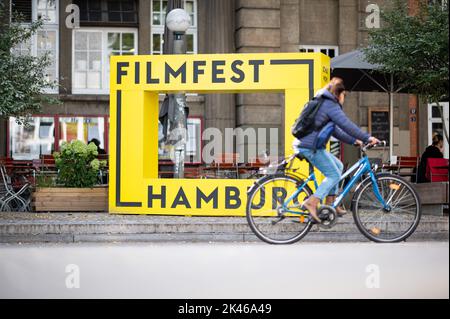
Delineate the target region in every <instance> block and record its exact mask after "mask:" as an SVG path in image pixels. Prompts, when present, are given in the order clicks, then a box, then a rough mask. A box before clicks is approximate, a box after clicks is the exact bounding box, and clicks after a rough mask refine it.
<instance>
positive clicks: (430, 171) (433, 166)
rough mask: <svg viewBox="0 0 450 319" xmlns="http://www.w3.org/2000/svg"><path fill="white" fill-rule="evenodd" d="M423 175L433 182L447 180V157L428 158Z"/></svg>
mask: <svg viewBox="0 0 450 319" xmlns="http://www.w3.org/2000/svg"><path fill="white" fill-rule="evenodd" d="M425 177H426V178H427V179H428V180H429V181H431V182H432V183H433V182H448V159H446V158H429V159H428V161H427V168H426V172H425Z"/></svg>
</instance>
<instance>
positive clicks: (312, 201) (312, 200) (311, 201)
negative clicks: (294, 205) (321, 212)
mask: <svg viewBox="0 0 450 319" xmlns="http://www.w3.org/2000/svg"><path fill="white" fill-rule="evenodd" d="M319 203H320V200H319V199H318V198H317V197H314V196H311V197H309V198H308V200H306V201H304V202H303V203H302V205H301V209H302V210H307V211H308V212H309V214H310V215H311V217H312V218H311V221H313V222H315V224H320V223H321V222H322V220H321V219H320V218H319V216H317V205H318V204H319ZM312 207H315V208H316V209H315V210H314V212H313V211H312V209H311V208H312Z"/></svg>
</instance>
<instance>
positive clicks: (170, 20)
mask: <svg viewBox="0 0 450 319" xmlns="http://www.w3.org/2000/svg"><path fill="white" fill-rule="evenodd" d="M166 25H167V28H168V29H169V30H170V31H172V32H176V33H184V32H186V31H187V29H188V28H189V27H190V26H191V17H190V16H189V13H187V12H186V11H185V10H183V9H174V10H172V11H170V12H169V14H168V15H167V18H166Z"/></svg>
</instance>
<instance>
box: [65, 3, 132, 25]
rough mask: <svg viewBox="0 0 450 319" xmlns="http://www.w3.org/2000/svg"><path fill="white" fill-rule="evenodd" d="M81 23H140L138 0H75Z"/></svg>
mask: <svg viewBox="0 0 450 319" xmlns="http://www.w3.org/2000/svg"><path fill="white" fill-rule="evenodd" d="M74 3H75V4H77V5H78V7H79V8H80V22H81V25H93V24H95V25H108V24H121V25H123V24H129V25H133V26H134V25H137V24H138V12H137V1H136V0H75V1H74Z"/></svg>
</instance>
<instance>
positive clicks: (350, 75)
mask: <svg viewBox="0 0 450 319" xmlns="http://www.w3.org/2000/svg"><path fill="white" fill-rule="evenodd" d="M331 69H332V76H338V77H340V78H342V79H343V80H344V83H345V87H346V89H347V90H348V91H361V92H386V93H388V94H389V159H390V160H392V155H393V132H394V93H399V92H404V91H405V88H403V87H401V86H399V84H398V81H397V80H396V78H395V76H394V74H389V73H385V72H382V71H379V69H380V65H376V64H371V63H369V62H367V60H366V58H365V54H364V52H363V51H361V50H355V51H351V52H348V53H345V54H342V55H339V56H337V57H335V58H333V59H331Z"/></svg>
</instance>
